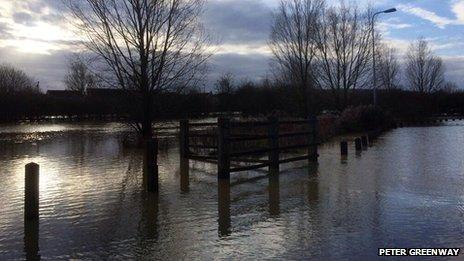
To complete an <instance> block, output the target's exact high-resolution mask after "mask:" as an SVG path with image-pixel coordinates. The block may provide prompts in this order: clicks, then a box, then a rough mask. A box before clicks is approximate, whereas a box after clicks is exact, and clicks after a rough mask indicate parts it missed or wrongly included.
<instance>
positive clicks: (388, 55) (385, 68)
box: [376, 46, 400, 90]
mask: <svg viewBox="0 0 464 261" xmlns="http://www.w3.org/2000/svg"><path fill="white" fill-rule="evenodd" d="M377 50H378V53H377V57H378V63H377V66H376V68H377V77H378V81H377V83H378V84H379V85H378V86H377V87H378V88H382V89H386V90H394V89H398V88H399V86H400V84H399V72H400V65H399V62H398V58H397V54H396V49H394V48H391V47H388V46H381V47H380V48H378V49H377Z"/></svg>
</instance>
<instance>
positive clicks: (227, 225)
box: [218, 180, 231, 237]
mask: <svg viewBox="0 0 464 261" xmlns="http://www.w3.org/2000/svg"><path fill="white" fill-rule="evenodd" d="M218 223H219V224H218V225H219V226H218V234H219V236H220V237H225V236H229V235H230V233H231V219H230V184H229V181H228V180H218Z"/></svg>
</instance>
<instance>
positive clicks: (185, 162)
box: [179, 120, 190, 192]
mask: <svg viewBox="0 0 464 261" xmlns="http://www.w3.org/2000/svg"><path fill="white" fill-rule="evenodd" d="M179 127H180V129H179V158H180V160H179V163H180V189H181V191H182V192H188V190H189V179H190V178H189V168H190V160H189V132H190V128H189V121H188V120H181V121H180V123H179Z"/></svg>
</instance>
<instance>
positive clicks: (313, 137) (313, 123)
mask: <svg viewBox="0 0 464 261" xmlns="http://www.w3.org/2000/svg"><path fill="white" fill-rule="evenodd" d="M308 123H309V135H308V161H309V162H317V159H318V157H319V154H318V152H317V117H315V116H311V117H310V118H309V121H308Z"/></svg>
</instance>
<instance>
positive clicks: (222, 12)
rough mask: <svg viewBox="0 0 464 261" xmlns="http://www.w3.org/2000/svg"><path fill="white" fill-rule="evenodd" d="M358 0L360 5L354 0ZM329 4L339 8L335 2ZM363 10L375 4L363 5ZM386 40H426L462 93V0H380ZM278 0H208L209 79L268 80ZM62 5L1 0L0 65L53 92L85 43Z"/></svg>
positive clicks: (402, 43)
mask: <svg viewBox="0 0 464 261" xmlns="http://www.w3.org/2000/svg"><path fill="white" fill-rule="evenodd" d="M353 1H355V0H353ZM331 2H336V1H335V0H331ZM355 2H359V4H360V5H365V4H367V3H368V2H369V1H366V0H360V1H355ZM371 3H372V4H373V5H374V6H375V8H376V9H378V10H382V9H384V8H390V7H396V8H397V9H398V12H396V13H393V14H388V15H383V16H381V17H379V18H380V23H379V24H378V26H379V28H380V29H381V31H382V34H383V36H384V39H385V40H386V41H388V42H389V43H390V44H391V45H392V46H393V47H395V48H397V49H398V50H400V51H401V52H404V51H405V50H406V49H407V47H408V44H409V42H410V41H412V40H415V39H416V38H418V37H420V36H423V37H425V38H426V39H427V40H429V41H430V42H431V45H432V48H433V49H434V50H435V52H436V53H437V54H439V55H440V56H441V57H442V58H443V59H444V61H445V64H446V68H447V76H448V77H449V79H451V80H454V81H455V82H457V83H458V84H459V85H460V86H461V88H464V77H462V75H463V74H464V0H377V1H372V2H371ZM276 5H277V0H210V1H209V2H208V4H207V8H206V10H205V14H204V22H205V26H206V27H207V29H208V30H209V31H210V32H211V34H212V35H213V36H214V37H215V38H216V39H218V40H219V42H220V45H219V46H217V48H216V49H217V52H216V54H215V55H214V56H213V57H212V59H211V60H210V73H209V74H210V76H209V79H210V80H209V81H210V82H212V81H214V80H215V79H216V78H217V77H218V76H219V75H220V74H222V73H227V72H230V73H233V74H234V75H236V77H237V78H238V79H249V80H259V79H261V78H263V77H265V76H266V75H267V74H269V69H268V65H269V58H270V52H269V50H268V48H267V46H266V43H267V40H268V37H269V28H270V22H271V16H272V12H273V10H274V8H275V7H276ZM63 14H64V15H65V14H66V13H65V11H64V10H62V8H60V0H0V63H7V64H11V65H14V66H17V67H19V68H22V69H23V70H25V71H26V72H27V73H29V74H30V75H31V76H33V77H34V78H35V79H37V80H38V81H40V82H41V87H42V89H44V90H47V89H63V88H64V87H63V84H62V79H63V77H64V74H65V72H66V59H68V58H69V56H70V54H71V53H72V51H73V50H75V49H76V48H75V47H76V41H78V40H79V39H77V38H76V36H75V35H74V34H73V33H72V31H71V30H69V28H67V26H66V23H65V22H64V21H63V16H62V15H63Z"/></svg>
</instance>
